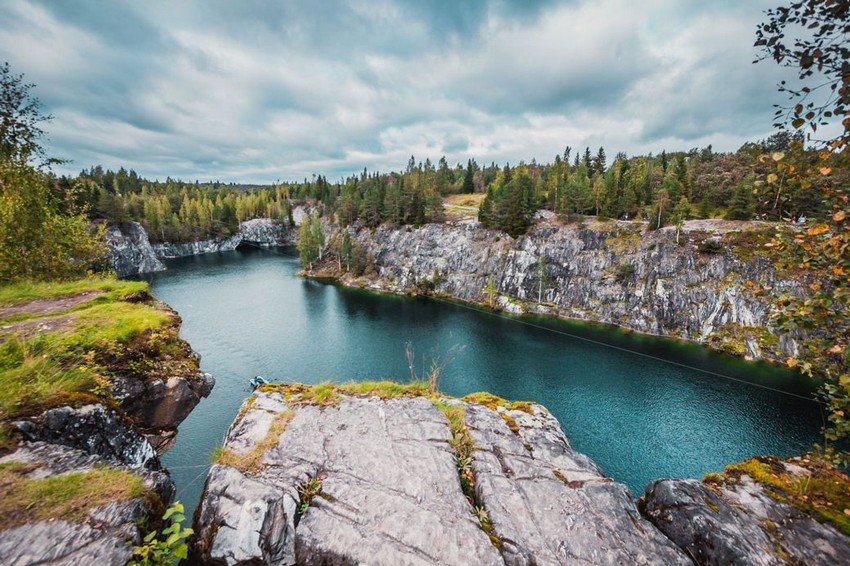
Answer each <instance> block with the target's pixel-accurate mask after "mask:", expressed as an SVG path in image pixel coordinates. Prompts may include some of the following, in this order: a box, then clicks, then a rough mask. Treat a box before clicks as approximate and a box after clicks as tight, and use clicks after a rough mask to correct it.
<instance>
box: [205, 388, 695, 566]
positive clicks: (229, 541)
mask: <svg viewBox="0 0 850 566" xmlns="http://www.w3.org/2000/svg"><path fill="white" fill-rule="evenodd" d="M264 389H267V390H266V392H263V393H259V394H258V395H256V396H255V397H254V398H253V399H251V400H250V401H249V402H248V404H246V406H245V407H243V413H244V414H243V415H242V417H241V419H239V420H238V422H237V423H235V424H234V426H233V427H232V428H231V430H230V431H229V433H228V436H227V441H226V443H225V446H224V451H225V453H226V454H227V457H223V458H221V459H220V460H219V463H217V464H215V465H213V467H212V470H211V471H210V475H209V477H208V480H207V484H206V487H205V490H204V495H203V498H202V502H201V507H200V509H199V511H198V513H197V515H196V519H197V523H196V531H197V533H198V537H197V539H196V541H197V543H196V547H195V553H196V558H197V559H198V560H200V561H202V562H206V563H216V564H250V563H263V564H387V565H394V564H422V565H425V564H429V565H431V564H493V565H496V564H512V565H513V564H517V565H518V564H540V565H543V564H565V563H587V564H625V563H629V564H633V563H634V564H677V563H687V562H688V559H687V557H686V556H685V555H684V554H683V553H682V552H681V551H680V550H679V549H678V548H676V547H675V546H674V545H673V544H672V543H671V542H670V541H669V540H668V539H666V538H665V537H663V536H662V535H661V533H660V532H659V531H658V530H656V529H655V528H654V527H653V526H652V525H651V524H650V523H648V522H647V521H646V520H644V519H643V518H641V517H640V515H639V514H638V512H637V509H636V507H635V505H634V502H633V501H632V499H631V496H630V494H629V492H628V490H627V489H626V488H625V487H624V486H622V485H620V484H616V483H614V482H612V481H611V480H610V479H608V478H606V477H605V476H604V475H602V474H601V472H600V471H599V470H598V468H597V467H596V466H595V465H594V464H593V463H592V462H591V461H590V460H589V459H587V458H586V457H584V456H582V455H581V454H578V453H576V452H574V451H573V450H572V449H571V448H570V445H569V443H568V441H567V439H566V438H565V436H564V434H563V432H562V431H561V429H560V427H559V425H558V423H557V421H556V420H555V419H554V417H552V416H551V415H549V413H548V412H547V411H546V410H545V409H543V408H542V407H540V406H537V405H529V406H528V407H525V408H524V410H516V411H507V412H505V413H504V416H503V414H500V413H498V412H496V411H495V410H492V409H490V408H486V407H484V406H481V405H476V404H475V403H468V402H464V401H457V400H444V403H445V404H446V406H448V407H451V406H455V407H460V408H461V409H462V410H464V411H465V412H466V417H465V425H466V427H467V430H468V431H469V433H470V434H471V435H472V439H473V441H474V443H475V445H476V447H478V449H477V450H476V451H475V452H474V467H473V473H474V474H475V478H477V481H475V491H474V494H473V495H469V494H467V495H465V494H464V492H463V490H462V487H461V482H460V480H459V468H458V466H459V464H461V465H464V464H462V463H459V461H458V455H457V453H456V450H455V448H454V445H455V443H456V442H457V439H456V438H455V437H454V436H453V432H452V430H450V425H449V422H448V421H447V419H446V417H445V416H444V414H443V412H441V410H440V409H439V408H438V407H436V406H435V405H434V404H433V403H431V402H430V401H429V400H428V399H426V398H423V397H416V396H414V397H399V398H390V399H381V398H379V397H376V396H371V397H370V396H362V397H361V396H350V395H341V396H340V397H339V398H338V400H337V401H338V402H336V403H335V404H332V405H330V406H318V405H314V404H303V403H301V402H299V397H298V396H297V395H295V396H290V395H289V394H288V393H286V392H284V391H274V390H273V388H271V389H269V388H264ZM287 397H289V400H287ZM305 401H306V403H310V401H309V400H306V399H305ZM525 411H527V412H525ZM282 416H285V421H286V425H285V428H284V429H283V431H282V432H278V434H279V438H277V437H274V436H272V438H271V439H270V434H269V431H270V430H274V428H275V426H276V423H280V419H281V418H282ZM504 417H508V419H506V418H504ZM512 428H516V429H517V430H516V432H514V431H512ZM258 452H259V454H258ZM252 460H256V462H257V465H256V466H250V465H249V464H247V463H248V462H251V461H252ZM308 494H309V496H310V497H308ZM485 523H486V524H487V525H488V526H487V527H486V528H485V527H484V526H483V525H485ZM488 530H489V532H488Z"/></svg>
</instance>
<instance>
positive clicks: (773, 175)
mask: <svg viewBox="0 0 850 566" xmlns="http://www.w3.org/2000/svg"><path fill="white" fill-rule="evenodd" d="M778 180H779V177H777V176H776V173H771V174H770V175H768V176H767V182H768V183H770V184H773V183H775V182H776V181H778Z"/></svg>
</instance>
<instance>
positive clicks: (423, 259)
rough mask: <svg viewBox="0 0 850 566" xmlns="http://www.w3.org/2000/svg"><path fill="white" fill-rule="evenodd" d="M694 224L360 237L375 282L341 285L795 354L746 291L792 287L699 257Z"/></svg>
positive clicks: (740, 264)
mask: <svg viewBox="0 0 850 566" xmlns="http://www.w3.org/2000/svg"><path fill="white" fill-rule="evenodd" d="M703 224H704V221H703ZM703 224H698V223H697V221H694V222H693V223H690V225H691V226H692V228H689V227H688V225H686V228H685V233H684V234H683V236H682V239H681V241H682V245H679V244H677V243H676V238H675V230H673V229H662V230H658V231H655V232H649V233H644V234H640V233H639V230H640V228H639V227H636V226H634V225H633V224H630V223H623V222H609V223H605V224H601V223H593V224H589V225H587V226H584V225H568V226H561V225H557V224H553V223H542V224H538V225H537V226H535V227H534V228H533V229H532V230H531V231H530V232H529V233H528V234H526V235H524V236H521V237H520V238H518V239H515V240H514V239H512V238H510V237H509V236H507V235H506V234H504V233H501V232H495V231H491V230H485V229H482V228H481V227H480V226H478V225H475V224H473V225H469V224H466V225H463V224H458V225H449V224H428V225H425V226H422V227H421V228H417V229H408V228H401V229H392V228H388V227H381V228H378V229H377V230H375V231H374V233H372V232H371V231H369V230H360V231H359V232H358V233H357V234H356V238H355V239H356V242H357V244H358V245H360V246H362V247H364V248H366V249H367V250H368V251H370V252H371V253H372V254H373V255H374V257H375V263H376V266H377V271H378V276H377V277H375V278H372V279H363V280H359V281H350V280H349V281H344V282H347V283H348V284H353V285H365V286H367V287H369V288H373V289H376V290H383V291H389V292H394V293H407V292H410V291H415V290H416V289H418V288H421V285H422V284H423V283H424V284H426V285H429V286H430V287H432V288H433V291H434V292H435V293H437V294H442V295H445V296H450V297H453V298H456V299H461V300H464V301H471V302H475V303H483V302H486V300H487V299H488V297H487V296H486V294H485V291H484V289H485V288H486V287H488V284H492V286H493V288H494V289H495V291H496V294H497V296H496V297H494V300H495V301H496V302H497V303H498V304H499V305H500V306H501V307H502V308H503V309H505V310H508V311H510V312H518V313H519V312H534V313H539V314H550V315H555V316H559V317H564V318H572V319H580V320H589V321H594V322H601V323H609V324H616V325H618V326H622V327H624V328H628V329H631V330H635V331H638V332H642V333H647V334H654V335H660V336H671V337H677V338H682V339H686V340H692V341H696V342H707V341H708V342H712V343H714V345H715V346H718V347H720V348H721V349H727V350H730V351H736V352H737V353H739V354H742V355H747V356H751V357H754V358H763V359H783V358H784V357H786V356H788V355H793V354H795V353H796V348H797V345H796V343H795V341H794V340H792V339H790V338H787V337H784V338H782V339H780V340H779V342H778V343H773V341H775V338H772V337H771V336H770V334H769V332H768V331H767V325H768V322H769V314H770V312H769V309H770V306H769V304H768V302H767V301H766V300H764V299H762V298H760V297H758V296H756V295H755V294H754V293H752V290H751V289H750V288H749V287H748V286H747V285H746V282H747V281H751V282H753V283H754V284H755V285H759V286H766V287H767V288H771V289H772V293H777V292H785V291H789V292H792V293H795V292H800V289H801V284H800V283H799V282H795V281H786V280H782V279H780V278H778V277H777V276H776V274H775V271H774V270H773V269H772V267H771V265H770V263H769V262H768V261H767V260H766V259H764V258H762V257H760V256H758V255H752V257H751V258H749V259H747V260H746V261H745V260H742V259H740V258H739V257H737V256H736V255H735V254H733V253H732V252H731V251H730V250H725V251H723V252H722V253H715V254H707V253H701V252H700V251H699V249H698V245H697V242H698V241H699V240H700V238H705V237H706V233H705V232H703V231H701V230H702V229H703V228H705V226H703ZM735 226H737V225H735ZM732 227H734V226H732ZM728 228H729V226H726V227H725V228H724V229H728ZM718 230H720V228H718ZM624 265H631V266H632V267H631V268H629V269H623V268H621V266H624ZM725 342H728V344H724V343H725Z"/></svg>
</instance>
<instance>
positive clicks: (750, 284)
mask: <svg viewBox="0 0 850 566" xmlns="http://www.w3.org/2000/svg"><path fill="white" fill-rule="evenodd" d="M746 285H747V287H752V286H753V285H755V283H753V282H752V281H749V280H747V282H746Z"/></svg>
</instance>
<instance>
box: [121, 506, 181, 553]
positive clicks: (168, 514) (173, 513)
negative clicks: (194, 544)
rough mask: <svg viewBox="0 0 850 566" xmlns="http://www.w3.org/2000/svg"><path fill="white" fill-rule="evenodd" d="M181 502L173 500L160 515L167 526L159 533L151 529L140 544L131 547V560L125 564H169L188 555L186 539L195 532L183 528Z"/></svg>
mask: <svg viewBox="0 0 850 566" xmlns="http://www.w3.org/2000/svg"><path fill="white" fill-rule="evenodd" d="M185 520H186V516H185V515H184V514H183V504H182V503H180V502H179V501H175V502H174V504H173V505H171V507H169V508H168V509H167V510H166V511H165V514H164V515H163V516H162V521H163V523H168V526H167V527H166V528H164V529H163V530H162V532H161V533H157V531H151V532H150V533H148V534H147V536H145V538H144V541H143V543H142V544H141V545H140V546H134V547H133V557H134V558H133V560H131V561H130V562H128V563H127V566H170V565H171V564H173V563H174V562H176V561H178V560H183V559H184V558H186V557H187V556H188V555H189V547H188V545H187V544H186V543H187V541H188V539H189V538H190V537H191V536H192V535H194V534H195V531H194V530H192V529H191V528H189V527H187V528H183V525H182V523H183V521H185Z"/></svg>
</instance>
